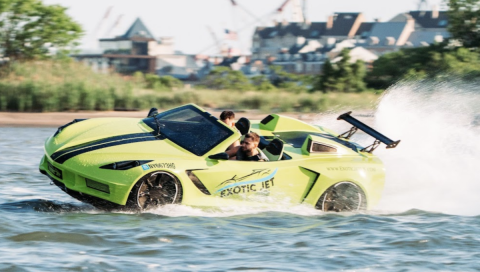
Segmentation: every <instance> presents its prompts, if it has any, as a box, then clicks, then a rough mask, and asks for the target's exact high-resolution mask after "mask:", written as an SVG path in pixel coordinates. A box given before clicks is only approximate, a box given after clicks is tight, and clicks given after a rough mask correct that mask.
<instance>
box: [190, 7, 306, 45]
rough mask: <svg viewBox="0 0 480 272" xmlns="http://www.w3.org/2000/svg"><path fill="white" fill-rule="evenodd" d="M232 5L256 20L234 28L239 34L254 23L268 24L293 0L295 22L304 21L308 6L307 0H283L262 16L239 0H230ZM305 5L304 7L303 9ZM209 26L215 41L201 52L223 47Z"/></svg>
mask: <svg viewBox="0 0 480 272" xmlns="http://www.w3.org/2000/svg"><path fill="white" fill-rule="evenodd" d="M229 1H230V3H231V5H232V8H234V9H241V10H242V11H243V12H244V13H246V14H248V15H249V16H250V17H252V18H253V19H254V20H253V21H251V22H248V23H246V24H243V25H242V26H240V27H238V28H236V29H234V30H233V31H234V32H235V33H236V34H237V35H238V34H239V33H240V32H242V31H244V30H245V29H248V28H249V27H252V25H254V24H260V25H266V23H265V22H267V24H268V23H269V22H271V19H272V16H279V15H281V14H283V12H284V10H285V8H286V7H287V5H288V4H289V3H290V2H291V1H293V17H294V18H292V19H293V21H294V22H304V21H305V8H306V0H303V5H301V4H300V0H285V1H283V2H282V4H281V5H280V6H279V7H278V8H276V9H275V10H273V11H272V12H269V13H268V14H266V15H264V16H261V17H258V16H256V15H255V14H254V13H252V12H250V11H249V10H248V9H246V8H245V7H243V6H242V5H240V4H239V3H238V1H237V0H229ZM302 7H303V9H302ZM233 18H235V16H233ZM233 24H234V25H236V22H234V23H233ZM208 28H209V32H210V35H211V36H212V38H213V39H214V41H215V42H214V43H213V44H211V45H209V46H208V47H206V48H205V49H203V50H201V51H200V52H199V53H203V52H205V51H207V50H210V49H211V48H212V47H214V46H216V47H217V48H221V46H220V45H219V44H220V43H221V40H220V39H218V38H217V36H216V35H215V33H214V32H213V31H212V29H211V28H210V27H208Z"/></svg>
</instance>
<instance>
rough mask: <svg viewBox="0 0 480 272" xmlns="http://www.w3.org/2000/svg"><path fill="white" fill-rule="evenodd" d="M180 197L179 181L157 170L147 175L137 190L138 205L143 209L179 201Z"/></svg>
mask: <svg viewBox="0 0 480 272" xmlns="http://www.w3.org/2000/svg"><path fill="white" fill-rule="evenodd" d="M179 199H180V185H179V182H178V180H177V179H176V178H175V177H174V176H173V175H171V174H169V173H166V172H156V173H152V174H151V175H150V176H148V177H146V178H145V179H144V180H143V182H142V183H141V184H140V187H139V189H138V192H137V205H138V207H140V208H142V209H148V208H151V207H155V206H160V205H166V204H173V203H178V201H179Z"/></svg>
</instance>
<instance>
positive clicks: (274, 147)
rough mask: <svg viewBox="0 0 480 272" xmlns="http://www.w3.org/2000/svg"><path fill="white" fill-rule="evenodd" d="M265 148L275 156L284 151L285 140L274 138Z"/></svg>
mask: <svg viewBox="0 0 480 272" xmlns="http://www.w3.org/2000/svg"><path fill="white" fill-rule="evenodd" d="M265 149H266V150H267V151H268V152H269V153H270V154H272V155H274V156H279V155H280V154H281V153H282V151H283V142H282V141H280V140H279V139H273V140H272V141H271V142H270V143H269V144H268V145H267V147H265Z"/></svg>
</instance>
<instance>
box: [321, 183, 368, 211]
mask: <svg viewBox="0 0 480 272" xmlns="http://www.w3.org/2000/svg"><path fill="white" fill-rule="evenodd" d="M366 206H367V199H366V197H365V194H364V193H363V191H362V189H360V187H358V186H357V185H356V184H354V183H352V182H348V181H343V182H339V183H336V184H334V185H332V186H331V187H330V188H328V189H327V190H326V191H325V192H324V193H323V194H322V196H320V198H319V199H318V201H317V204H316V205H315V208H317V209H320V210H322V211H324V212H351V211H358V210H364V209H366Z"/></svg>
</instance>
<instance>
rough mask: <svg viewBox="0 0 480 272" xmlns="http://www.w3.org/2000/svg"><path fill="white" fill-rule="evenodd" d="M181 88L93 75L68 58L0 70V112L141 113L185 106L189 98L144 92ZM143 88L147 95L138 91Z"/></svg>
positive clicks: (164, 80) (154, 79) (165, 80)
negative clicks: (158, 107) (158, 98)
mask: <svg viewBox="0 0 480 272" xmlns="http://www.w3.org/2000/svg"><path fill="white" fill-rule="evenodd" d="M177 86H183V83H181V81H179V80H177V79H175V78H173V77H158V76H153V75H143V74H142V73H139V74H136V75H135V76H134V77H133V79H132V78H130V77H128V78H127V77H124V76H121V75H120V74H116V73H107V74H103V73H96V72H94V71H92V69H91V68H90V67H87V66H85V65H83V64H82V63H77V62H74V61H72V60H70V59H59V60H48V61H46V60H44V61H28V62H18V61H17V62H13V63H11V64H10V65H6V66H4V67H2V68H1V69H0V111H28V112H45V111H72V110H73V111H75V110H114V109H123V110H130V109H145V108H148V107H151V106H152V105H154V104H155V103H157V102H160V104H161V105H168V104H180V103H188V102H190V100H191V99H190V98H189V97H183V96H179V95H177V96H171V97H170V96H166V97H162V99H161V101H152V98H153V100H155V98H156V97H155V96H153V95H151V94H150V93H148V88H156V89H163V90H166V91H170V90H171V89H172V88H173V87H177ZM143 89H147V90H146V91H147V92H143V93H142V90H143Z"/></svg>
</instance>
